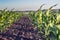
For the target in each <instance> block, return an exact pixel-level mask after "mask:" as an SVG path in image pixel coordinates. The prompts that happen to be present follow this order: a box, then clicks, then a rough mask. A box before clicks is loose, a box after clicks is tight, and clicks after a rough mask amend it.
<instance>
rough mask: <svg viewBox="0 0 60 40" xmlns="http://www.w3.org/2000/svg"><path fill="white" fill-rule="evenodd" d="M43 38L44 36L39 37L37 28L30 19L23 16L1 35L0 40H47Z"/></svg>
mask: <svg viewBox="0 0 60 40" xmlns="http://www.w3.org/2000/svg"><path fill="white" fill-rule="evenodd" d="M43 36H44V34H41V35H39V33H38V29H37V27H35V25H33V24H32V22H31V20H30V19H29V17H26V16H23V17H21V18H20V19H19V20H18V21H16V22H14V23H13V24H12V25H11V26H10V27H9V28H8V29H7V30H6V31H4V32H2V33H0V40H45V39H44V38H43Z"/></svg>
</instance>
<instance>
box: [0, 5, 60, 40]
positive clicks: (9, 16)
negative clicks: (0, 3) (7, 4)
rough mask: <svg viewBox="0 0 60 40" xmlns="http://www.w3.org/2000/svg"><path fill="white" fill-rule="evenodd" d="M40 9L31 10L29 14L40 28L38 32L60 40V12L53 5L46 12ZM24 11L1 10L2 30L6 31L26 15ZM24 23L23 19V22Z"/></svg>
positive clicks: (48, 37)
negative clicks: (53, 9)
mask: <svg viewBox="0 0 60 40" xmlns="http://www.w3.org/2000/svg"><path fill="white" fill-rule="evenodd" d="M42 6H43V5H41V7H40V9H39V10H38V11H36V12H29V13H28V14H26V15H28V16H29V18H30V20H31V21H32V23H33V24H34V25H35V27H37V28H38V34H44V37H45V40H60V13H54V12H52V11H51V9H52V8H53V7H54V6H56V5H53V6H51V7H50V8H49V9H47V10H46V11H45V12H43V11H42V10H41V8H42ZM24 15H25V14H24V13H23V12H19V13H18V12H13V11H6V10H5V9H4V10H1V11H0V32H2V31H5V30H6V29H7V28H8V27H10V25H12V23H13V22H15V21H17V20H18V19H20V17H22V16H24ZM21 23H23V21H22V22H21Z"/></svg>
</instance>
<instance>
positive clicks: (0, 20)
mask: <svg viewBox="0 0 60 40" xmlns="http://www.w3.org/2000/svg"><path fill="white" fill-rule="evenodd" d="M22 15H23V14H22V13H17V12H14V11H12V10H11V11H9V10H6V9H4V10H1V11H0V31H1V32H2V31H4V30H6V29H7V28H8V27H9V26H10V25H11V24H12V23H13V22H15V21H16V20H17V19H18V18H20V17H21V16H22Z"/></svg>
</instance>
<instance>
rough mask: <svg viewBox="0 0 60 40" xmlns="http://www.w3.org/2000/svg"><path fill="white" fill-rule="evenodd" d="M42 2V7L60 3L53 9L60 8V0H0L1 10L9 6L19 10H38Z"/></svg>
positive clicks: (45, 7) (46, 7) (9, 8)
mask: <svg viewBox="0 0 60 40" xmlns="http://www.w3.org/2000/svg"><path fill="white" fill-rule="evenodd" d="M42 4H45V5H44V6H43V8H42V9H48V8H49V7H50V6H52V5H55V4H58V5H57V6H56V7H54V8H53V9H60V0H0V10H1V9H5V8H7V9H8V10H11V9H13V8H14V10H17V11H25V10H38V9H39V8H40V6H41V5H42Z"/></svg>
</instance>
